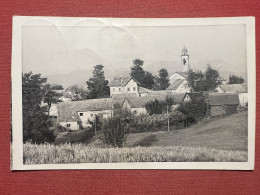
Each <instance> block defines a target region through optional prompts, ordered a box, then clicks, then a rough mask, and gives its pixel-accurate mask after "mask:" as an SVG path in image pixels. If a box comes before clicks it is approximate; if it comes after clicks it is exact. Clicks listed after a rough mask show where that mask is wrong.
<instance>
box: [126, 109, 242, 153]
mask: <svg viewBox="0 0 260 195" xmlns="http://www.w3.org/2000/svg"><path fill="white" fill-rule="evenodd" d="M138 145H139V146H148V147H150V146H196V147H210V148H217V149H232V150H247V112H242V113H238V114H233V115H230V116H225V117H222V118H213V119H209V120H204V121H201V122H200V123H198V124H196V125H194V126H192V127H189V128H186V129H182V130H176V131H171V132H153V133H136V134H130V135H128V137H127V140H126V143H125V147H133V146H138Z"/></svg>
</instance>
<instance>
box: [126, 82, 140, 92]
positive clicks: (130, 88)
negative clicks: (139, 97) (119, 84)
mask: <svg viewBox="0 0 260 195" xmlns="http://www.w3.org/2000/svg"><path fill="white" fill-rule="evenodd" d="M124 92H125V93H136V94H138V86H137V83H136V82H135V81H134V80H133V79H131V80H130V81H129V82H128V83H127V84H126V85H125V86H124Z"/></svg>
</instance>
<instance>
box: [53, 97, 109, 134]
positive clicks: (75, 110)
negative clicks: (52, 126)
mask: <svg viewBox="0 0 260 195" xmlns="http://www.w3.org/2000/svg"><path fill="white" fill-rule="evenodd" d="M58 108H59V112H58V119H57V122H58V124H59V125H61V126H63V127H65V128H67V129H70V130H79V129H81V128H86V127H90V126H91V122H93V121H94V119H95V116H99V117H101V118H109V117H112V116H113V101H112V99H111V98H102V99H89V100H84V101H72V102H61V103H59V104H58Z"/></svg>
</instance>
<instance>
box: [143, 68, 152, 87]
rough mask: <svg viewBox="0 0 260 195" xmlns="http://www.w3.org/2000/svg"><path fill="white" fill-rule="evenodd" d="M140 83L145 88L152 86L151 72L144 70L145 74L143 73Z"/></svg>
mask: <svg viewBox="0 0 260 195" xmlns="http://www.w3.org/2000/svg"><path fill="white" fill-rule="evenodd" d="M141 85H142V86H143V87H145V88H147V89H152V88H153V85H154V76H153V75H152V73H150V72H148V71H145V75H144V78H143V80H142V83H141Z"/></svg>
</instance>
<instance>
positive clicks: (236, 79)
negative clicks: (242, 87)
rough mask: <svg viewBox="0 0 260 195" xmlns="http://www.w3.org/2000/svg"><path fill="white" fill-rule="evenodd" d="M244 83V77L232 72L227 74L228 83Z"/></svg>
mask: <svg viewBox="0 0 260 195" xmlns="http://www.w3.org/2000/svg"><path fill="white" fill-rule="evenodd" d="M241 83H244V79H243V78H242V77H240V76H236V75H234V74H230V75H229V81H228V84H241Z"/></svg>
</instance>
